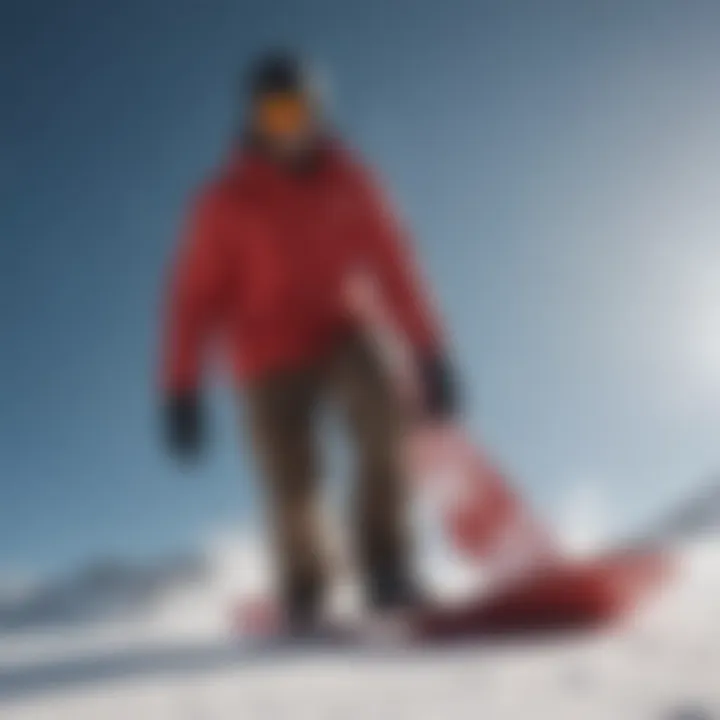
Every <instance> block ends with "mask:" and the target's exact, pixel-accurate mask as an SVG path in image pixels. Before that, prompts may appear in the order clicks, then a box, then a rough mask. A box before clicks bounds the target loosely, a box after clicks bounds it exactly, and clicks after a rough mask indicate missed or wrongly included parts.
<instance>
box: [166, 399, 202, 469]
mask: <svg viewBox="0 0 720 720" xmlns="http://www.w3.org/2000/svg"><path fill="white" fill-rule="evenodd" d="M163 412H164V417H163V424H164V431H165V442H166V443H167V446H168V449H169V450H170V452H171V453H172V454H173V455H175V456H177V457H179V458H182V459H184V460H190V459H194V458H196V457H197V456H198V455H199V454H200V451H201V449H202V446H203V442H204V439H205V438H204V430H205V428H204V425H205V423H204V420H203V411H202V405H201V403H200V399H199V397H198V395H197V394H196V393H189V392H186V393H179V394H175V395H171V396H170V397H168V398H167V399H166V401H165V407H164V410H163Z"/></svg>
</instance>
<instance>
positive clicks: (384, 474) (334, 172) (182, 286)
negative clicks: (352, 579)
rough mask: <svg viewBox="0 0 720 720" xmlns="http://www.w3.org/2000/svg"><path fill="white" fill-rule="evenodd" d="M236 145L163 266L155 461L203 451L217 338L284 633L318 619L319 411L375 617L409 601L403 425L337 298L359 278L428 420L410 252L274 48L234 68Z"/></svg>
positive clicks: (427, 340) (424, 325)
mask: <svg viewBox="0 0 720 720" xmlns="http://www.w3.org/2000/svg"><path fill="white" fill-rule="evenodd" d="M248 85H249V87H248V88H246V89H245V90H244V92H245V93H246V96H247V97H246V99H247V102H246V107H247V118H246V122H245V123H244V130H243V135H242V140H241V142H240V143H238V144H237V147H235V148H234V149H233V152H232V153H231V157H230V159H229V161H228V162H227V164H226V166H225V167H224V168H223V169H222V170H221V171H220V172H219V173H218V174H217V176H216V177H215V178H214V179H213V180H212V181H211V182H210V183H209V184H207V185H206V186H205V187H204V188H203V189H202V190H201V191H200V193H199V194H198V196H197V199H196V200H195V201H194V203H193V206H192V208H191V212H190V220H189V225H188V228H187V230H186V233H185V237H184V239H183V242H182V244H181V248H180V251H179V256H178V258H177V259H176V261H175V264H174V267H173V271H172V279H171V287H170V299H169V304H168V312H167V318H166V327H165V333H164V335H165V340H164V351H163V369H162V375H163V389H164V394H165V405H164V407H165V410H164V422H165V429H166V437H167V441H168V444H169V447H170V449H171V450H172V451H173V452H174V453H175V454H177V455H178V456H181V457H184V458H190V457H194V456H197V455H198V454H199V452H200V451H201V449H202V445H203V439H204V430H205V423H204V413H203V407H202V402H201V391H200V385H201V375H202V370H203V358H204V357H205V356H206V355H207V351H208V349H209V347H210V346H211V344H213V343H215V342H216V341H217V343H218V344H220V345H221V347H222V348H223V350H224V351H225V354H226V355H227V356H228V358H229V361H230V364H231V367H232V369H233V375H234V377H235V379H236V381H237V383H238V385H241V386H242V388H243V391H244V398H245V401H246V406H247V411H248V416H249V420H250V422H249V425H250V428H251V434H252V438H253V443H254V447H255V451H256V453H257V457H258V463H259V467H260V470H261V474H262V475H263V481H264V487H265V488H266V489H267V493H268V497H269V508H270V525H271V528H272V532H273V536H274V537H273V539H274V545H275V548H276V552H277V560H278V566H279V570H280V573H279V574H280V599H281V602H282V607H283V613H284V618H285V620H286V622H287V626H288V630H289V631H290V632H292V633H305V632H307V631H309V630H310V631H311V630H312V629H313V628H315V627H317V623H318V621H319V620H320V609H321V606H322V599H323V589H324V581H325V567H324V563H323V559H322V558H323V556H322V543H321V539H320V538H319V537H318V535H319V532H320V524H319V523H318V520H317V512H318V506H317V502H318V498H317V497H316V495H317V489H318V482H319V480H320V477H319V476H320V466H319V458H318V449H317V447H316V433H317V431H318V428H317V412H316V411H317V410H318V406H319V404H320V403H321V402H325V401H326V400H327V401H329V402H330V403H333V404H334V405H335V406H336V407H337V408H338V409H339V410H340V411H341V412H342V413H343V414H344V415H345V417H346V418H347V426H348V434H349V438H350V440H351V443H352V444H353V446H354V449H355V467H356V474H357V477H356V479H355V482H356V486H355V500H354V502H355V505H354V511H355V514H356V528H355V533H356V538H355V539H356V543H355V544H356V547H357V554H358V558H357V560H358V564H359V567H360V568H361V571H362V573H363V577H364V579H365V587H366V593H367V599H368V602H369V604H370V606H371V607H372V608H374V609H375V610H377V611H386V610H388V611H389V610H393V609H396V608H402V607H404V606H405V605H407V604H408V603H411V602H413V601H414V599H415V598H416V588H415V584H414V581H413V578H412V576H411V572H410V566H409V552H410V548H409V540H408V536H407V532H406V527H405V521H404V514H405V509H406V503H405V501H404V496H403V493H404V488H405V483H404V482H403V479H402V477H401V476H402V470H401V464H400V458H399V451H398V450H399V447H400V439H401V435H402V432H403V425H404V423H405V422H406V418H405V417H404V415H403V412H402V411H401V409H400V407H399V403H398V401H397V398H396V396H395V395H394V394H393V392H391V390H390V388H389V381H388V379H387V377H386V374H385V373H384V372H383V370H382V367H381V363H380V362H379V360H378V359H377V358H376V356H375V353H374V351H373V349H372V348H371V346H370V344H369V342H368V340H367V339H366V335H365V334H364V333H363V331H362V329H361V328H360V327H359V321H358V319H357V318H356V317H355V316H354V315H353V313H352V311H351V309H350V307H349V305H348V302H347V293H346V292H345V290H346V287H347V283H348V282H349V281H350V280H351V279H352V277H354V276H355V275H356V274H357V273H363V274H364V275H366V276H371V277H372V278H373V281H374V282H376V283H377V285H378V286H379V287H380V288H381V290H382V293H383V296H384V298H386V300H387V302H388V304H389V305H390V307H391V310H392V313H393V315H394V316H395V317H396V318H397V321H398V323H399V325H400V326H401V329H402V332H403V333H404V335H405V336H406V338H408V339H409V341H410V343H411V346H412V348H413V352H414V353H415V355H416V357H415V361H416V363H417V367H418V368H419V369H420V370H419V375H420V380H421V382H420V385H421V393H422V399H421V412H422V413H423V416H424V417H425V418H435V419H443V418H448V417H450V416H451V415H453V414H454V413H455V412H456V404H457V394H456V392H455V387H454V381H453V377H452V372H451V369H450V364H449V362H448V359H447V353H446V349H445V347H444V342H443V338H442V333H441V331H440V328H439V324H438V321H437V319H436V317H435V314H434V312H433V310H432V309H431V307H430V303H429V302H428V299H427V297H426V292H425V290H424V289H423V287H422V284H421V282H420V280H419V278H418V274H417V271H416V269H415V266H414V258H413V257H412V252H411V250H410V248H409V244H408V239H407V237H406V235H405V233H404V232H403V230H402V229H401V227H400V225H399V224H398V223H397V221H396V219H395V218H394V216H393V213H392V211H391V210H390V209H389V207H388V202H387V200H386V198H385V197H384V196H383V194H382V192H381V191H380V190H379V189H378V187H377V185H376V183H375V182H374V181H373V179H372V178H371V175H370V173H369V172H368V171H367V170H366V169H365V168H364V166H363V165H362V163H361V162H360V161H358V159H357V158H356V157H355V155H354V154H353V153H351V152H350V151H349V150H348V149H347V147H345V146H344V145H343V144H342V143H341V142H340V141H339V140H338V139H337V137H336V135H335V133H334V132H331V131H330V128H329V125H328V123H327V119H326V118H325V117H324V114H323V107H322V102H321V98H320V96H319V89H318V87H317V83H316V82H314V78H313V74H312V70H311V68H310V67H309V66H308V64H307V63H306V62H305V61H304V60H303V59H301V58H298V57H296V56H294V55H293V54H289V53H273V54H270V55H268V56H265V57H263V58H261V59H260V60H259V61H258V62H257V63H256V64H255V65H254V66H253V67H252V69H251V71H250V73H249V83H248Z"/></svg>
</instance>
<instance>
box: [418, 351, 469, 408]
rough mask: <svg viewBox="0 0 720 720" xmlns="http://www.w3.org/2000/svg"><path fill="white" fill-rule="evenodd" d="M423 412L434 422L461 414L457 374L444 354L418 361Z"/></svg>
mask: <svg viewBox="0 0 720 720" xmlns="http://www.w3.org/2000/svg"><path fill="white" fill-rule="evenodd" d="M418 367H419V371H420V381H421V383H422V392H423V410H424V412H425V414H426V415H427V416H428V417H430V418H431V419H433V420H446V419H448V418H451V417H454V416H455V415H457V414H458V412H459V409H460V408H459V405H460V403H459V397H458V389H457V384H456V378H455V373H454V372H453V369H452V367H451V365H450V362H449V361H448V359H447V357H445V355H443V354H442V353H431V354H425V355H421V356H420V358H419V360H418Z"/></svg>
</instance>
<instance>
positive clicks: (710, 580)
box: [0, 539, 720, 720]
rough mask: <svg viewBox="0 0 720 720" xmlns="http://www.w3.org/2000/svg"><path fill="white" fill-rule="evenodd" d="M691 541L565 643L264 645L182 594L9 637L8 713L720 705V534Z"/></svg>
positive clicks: (0, 671) (559, 710) (198, 716)
mask: <svg viewBox="0 0 720 720" xmlns="http://www.w3.org/2000/svg"><path fill="white" fill-rule="evenodd" d="M676 550H677V553H678V558H682V562H680V563H679V566H678V567H679V575H678V577H677V579H676V582H674V583H673V585H672V586H671V587H670V588H668V590H667V591H666V592H665V593H664V594H663V595H662V596H660V597H658V598H657V599H656V600H654V601H653V602H652V603H651V605H650V606H647V607H645V608H643V609H642V611H641V612H640V613H639V615H638V617H637V618H636V620H635V621H634V622H633V623H631V624H629V625H627V626H626V627H624V628H621V629H618V630H616V631H614V632H613V633H611V634H609V635H603V636H597V637H591V638H581V639H575V640H566V641H563V642H556V643H548V642H547V641H545V642H542V643H540V642H539V641H534V642H530V641H527V642H526V643H515V644H512V645H509V644H506V645H482V646H467V647H462V648H457V647H456V648H452V649H435V650H432V649H426V650H424V651H418V650H414V651H412V650H400V649H397V650H394V651H392V652H390V651H387V650H385V651H381V650H380V649H378V648H375V649H363V650H360V649H354V650H340V649H335V650H330V649H326V650H322V651H320V650H317V651H312V652H311V651H305V652H299V651H297V652H290V651H285V652H282V651H279V650H278V651H275V652H269V651H265V652H261V651H259V650H258V649H253V648H251V647H248V646H246V645H243V644H242V643H240V642H238V641H236V640H235V641H232V640H229V639H228V638H227V637H224V636H223V635H222V634H221V628H220V625H219V624H215V625H214V626H213V623H205V624H203V623H198V622H197V621H192V620H191V618H192V617H195V616H194V615H193V614H192V613H189V614H186V615H184V616H183V617H185V621H184V625H183V623H180V622H179V620H180V617H181V615H182V614H181V613H179V608H178V606H176V607H175V609H174V610H173V612H174V613H175V614H174V615H173V614H172V613H170V615H168V614H163V613H159V614H158V615H157V616H156V617H155V621H153V622H151V621H149V620H146V621H145V623H144V625H138V624H137V623H136V624H135V625H133V626H130V625H127V624H126V625H125V626H123V625H116V626H114V627H111V626H107V627H104V628H99V627H97V628H95V631H94V632H88V633H87V634H86V636H85V638H84V641H82V639H81V638H79V637H78V636H77V635H75V636H73V637H72V638H71V637H70V636H69V635H66V636H64V637H61V636H58V635H57V634H56V635H55V637H54V640H53V638H52V637H44V638H43V636H35V637H34V639H33V641H32V642H30V639H29V637H26V638H25V645H24V646H23V644H22V642H21V639H20V638H17V637H16V638H15V639H14V640H13V641H12V642H10V643H9V644H8V643H7V638H5V639H4V641H2V652H0V663H1V664H0V718H2V720H11V719H12V720H42V719H43V718H48V719H50V718H52V719H53V720H64V719H66V718H67V719H68V720H70V719H72V720H86V719H87V720H90V718H92V719H93V720H103V719H104V718H108V719H111V718H132V719H133V720H141V719H143V718H149V719H150V718H152V720H165V719H168V720H170V719H172V720H175V719H178V720H216V719H218V720H219V719H222V718H248V719H251V718H263V719H265V718H268V719H272V718H286V717H287V718H293V720H296V719H299V718H336V717H337V718H361V717H362V718H365V717H372V718H398V717H399V718H403V717H407V718H420V719H421V720H424V719H430V718H445V717H452V718H464V717H467V718H478V717H483V718H528V717H532V718H546V717H547V718H553V719H554V720H560V719H561V718H573V719H574V718H587V719H588V720H591V719H592V718H603V719H608V720H611V719H612V720H623V719H625V718H627V719H628V720H636V719H638V718H678V719H679V718H688V719H690V718H720V682H719V679H720V541H719V540H718V539H705V540H694V541H693V542H691V543H688V544H686V545H684V546H678V547H677V549H676ZM195 600H196V601H197V600H198V599H197V598H196V599H195ZM185 602H186V604H187V607H188V608H189V607H191V606H193V605H194V603H193V601H191V599H190V598H186V600H185ZM195 607H197V606H196V605H195ZM205 609H206V610H208V611H209V610H210V605H206V606H205ZM170 617H172V622H171V621H170ZM183 628H184V630H183ZM53 642H54V643H55V644H54V646H53ZM73 643H74V645H73Z"/></svg>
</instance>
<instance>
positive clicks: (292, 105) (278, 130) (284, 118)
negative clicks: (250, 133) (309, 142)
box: [255, 92, 314, 139]
mask: <svg viewBox="0 0 720 720" xmlns="http://www.w3.org/2000/svg"><path fill="white" fill-rule="evenodd" d="M313 124H314V112H313V108H312V104H311V103H310V101H309V100H308V98H306V97H304V96H303V95H301V94H299V93H292V92H276V93H269V94H267V95H264V96H262V97H260V98H258V99H257V100H256V104H255V127H256V129H257V130H259V131H260V132H261V133H262V134H263V135H265V136H266V137H271V138H278V139H285V138H293V137H297V136H298V135H301V134H303V133H305V132H308V131H309V130H310V129H311V128H312V126H313Z"/></svg>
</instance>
